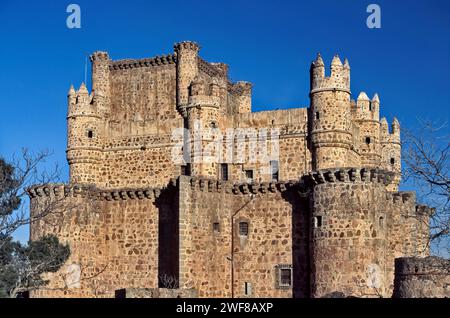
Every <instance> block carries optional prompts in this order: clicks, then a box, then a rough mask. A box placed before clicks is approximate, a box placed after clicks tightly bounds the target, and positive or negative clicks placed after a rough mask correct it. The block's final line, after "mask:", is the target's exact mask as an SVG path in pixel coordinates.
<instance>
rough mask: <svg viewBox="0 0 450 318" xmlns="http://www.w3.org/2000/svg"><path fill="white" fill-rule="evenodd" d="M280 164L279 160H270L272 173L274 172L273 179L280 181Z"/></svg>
mask: <svg viewBox="0 0 450 318" xmlns="http://www.w3.org/2000/svg"><path fill="white" fill-rule="evenodd" d="M278 172H279V164H278V161H277V160H273V161H271V162H270V173H271V174H272V180H274V181H278V177H279V174H278Z"/></svg>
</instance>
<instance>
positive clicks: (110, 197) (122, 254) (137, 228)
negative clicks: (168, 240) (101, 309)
mask: <svg viewBox="0 0 450 318" xmlns="http://www.w3.org/2000/svg"><path fill="white" fill-rule="evenodd" d="M57 187H59V188H61V187H62V186H57ZM62 189H64V187H62ZM67 192H69V193H67ZM63 193H64V190H62V191H60V192H59V194H58V196H56V195H55V194H54V192H53V189H49V191H48V194H46V193H45V192H44V189H41V188H35V189H32V190H31V198H32V199H31V202H32V206H31V208H32V211H37V209H42V208H45V207H54V205H55V204H56V205H57V206H56V208H57V210H60V211H63V212H61V213H56V212H53V213H51V214H50V215H49V216H48V217H46V218H44V219H42V220H40V221H39V223H38V224H33V225H32V227H31V228H32V232H31V239H37V238H39V237H41V236H42V235H45V234H55V235H57V236H58V237H59V238H60V240H61V241H62V242H63V243H68V244H69V246H70V248H71V256H70V258H69V260H68V261H67V263H66V264H65V266H64V267H63V268H62V269H61V270H60V271H59V272H58V273H56V274H49V279H50V281H51V284H50V285H49V286H47V288H43V289H41V290H39V291H36V292H34V294H33V296H35V297H36V296H37V297H113V296H114V292H115V290H117V289H120V288H126V287H132V288H156V287H158V242H159V237H158V233H159V230H158V227H159V222H158V218H159V212H160V211H161V210H162V209H167V207H169V208H170V207H171V203H167V202H166V203H163V202H159V199H158V197H159V194H160V190H159V189H142V190H139V191H135V190H128V191H101V190H99V189H80V188H77V187H76V188H74V189H70V190H69V191H68V190H67V187H66V196H64V195H63ZM53 210H55V209H53Z"/></svg>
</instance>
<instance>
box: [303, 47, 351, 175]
mask: <svg viewBox="0 0 450 318" xmlns="http://www.w3.org/2000/svg"><path fill="white" fill-rule="evenodd" d="M347 65H348V63H347ZM349 71H350V69H349V66H346V68H344V66H343V65H342V62H341V61H340V59H339V57H338V56H335V57H334V59H333V62H332V65H331V76H330V77H325V70H324V66H323V61H322V58H321V56H320V55H319V56H318V57H317V59H316V61H314V62H313V64H312V66H311V92H310V109H311V113H310V114H311V118H310V120H311V125H310V126H311V144H312V152H313V167H314V168H315V169H323V168H334V167H344V166H346V163H347V158H348V151H349V149H350V147H351V140H352V134H351V114H350V111H351V110H350V108H351V106H350V81H349V78H350V75H349Z"/></svg>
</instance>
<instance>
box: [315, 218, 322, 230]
mask: <svg viewBox="0 0 450 318" xmlns="http://www.w3.org/2000/svg"><path fill="white" fill-rule="evenodd" d="M313 221H314V227H315V228H318V227H321V226H322V216H321V215H318V216H315V217H314V220H313Z"/></svg>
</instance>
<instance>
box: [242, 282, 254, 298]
mask: <svg viewBox="0 0 450 318" xmlns="http://www.w3.org/2000/svg"><path fill="white" fill-rule="evenodd" d="M251 294H252V284H250V283H249V282H245V283H244V295H245V296H251Z"/></svg>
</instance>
